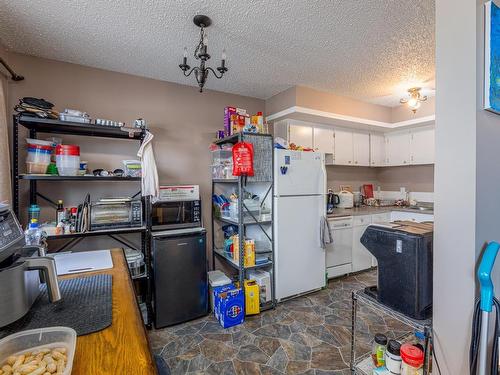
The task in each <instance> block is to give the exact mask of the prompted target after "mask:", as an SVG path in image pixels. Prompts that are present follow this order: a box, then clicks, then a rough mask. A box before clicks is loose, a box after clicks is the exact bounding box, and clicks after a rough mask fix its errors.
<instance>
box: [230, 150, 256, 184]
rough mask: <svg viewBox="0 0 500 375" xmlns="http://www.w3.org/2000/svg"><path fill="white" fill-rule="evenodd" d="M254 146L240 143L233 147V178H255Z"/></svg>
mask: <svg viewBox="0 0 500 375" xmlns="http://www.w3.org/2000/svg"><path fill="white" fill-rule="evenodd" d="M253 173H254V171H253V145H252V144H251V143H248V142H238V143H236V144H235V145H234V146H233V176H253Z"/></svg>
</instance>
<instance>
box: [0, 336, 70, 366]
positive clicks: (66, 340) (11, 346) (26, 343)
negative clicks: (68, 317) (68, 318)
mask: <svg viewBox="0 0 500 375" xmlns="http://www.w3.org/2000/svg"><path fill="white" fill-rule="evenodd" d="M61 347H64V348H66V355H67V361H66V367H65V368H64V372H62V374H63V375H70V374H71V370H72V368H73V358H74V356H75V347H76V332H75V330H74V329H72V328H68V327H49V328H39V329H31V330H28V331H21V332H17V333H14V334H12V335H10V336H7V337H5V338H3V339H2V340H0V367H1V366H3V365H5V363H6V361H7V358H8V357H9V356H11V355H20V354H23V353H26V352H32V351H34V350H37V349H43V348H48V349H55V348H61Z"/></svg>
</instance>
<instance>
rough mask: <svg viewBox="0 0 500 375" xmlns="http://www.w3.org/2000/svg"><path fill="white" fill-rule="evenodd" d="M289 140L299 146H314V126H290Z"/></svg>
mask: <svg viewBox="0 0 500 375" xmlns="http://www.w3.org/2000/svg"><path fill="white" fill-rule="evenodd" d="M288 142H290V143H295V144H296V145H297V146H302V147H308V148H313V128H312V127H311V126H306V125H292V124H290V126H289V128H288Z"/></svg>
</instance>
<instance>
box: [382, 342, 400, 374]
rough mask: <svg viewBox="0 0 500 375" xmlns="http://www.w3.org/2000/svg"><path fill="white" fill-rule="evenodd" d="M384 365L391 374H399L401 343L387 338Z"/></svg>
mask: <svg viewBox="0 0 500 375" xmlns="http://www.w3.org/2000/svg"><path fill="white" fill-rule="evenodd" d="M385 367H387V370H389V372H390V373H391V374H396V375H398V374H401V344H400V343H399V342H397V341H396V340H389V342H388V344H387V350H386V352H385Z"/></svg>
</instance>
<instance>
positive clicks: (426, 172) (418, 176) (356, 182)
mask: <svg viewBox="0 0 500 375" xmlns="http://www.w3.org/2000/svg"><path fill="white" fill-rule="evenodd" d="M326 173H327V175H328V187H329V188H333V189H334V190H335V191H337V190H339V186H340V185H351V186H352V187H353V189H354V190H356V191H358V190H359V188H360V187H361V186H362V185H363V184H373V186H374V188H375V189H376V188H377V186H380V188H381V190H386V191H399V189H400V187H405V188H406V190H407V191H410V192H416V191H418V192H433V191H434V166H433V165H415V166H405V167H384V168H369V167H350V166H342V165H335V166H333V165H330V166H327V167H326Z"/></svg>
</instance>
